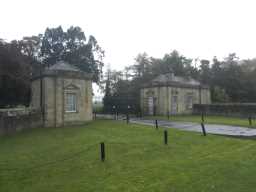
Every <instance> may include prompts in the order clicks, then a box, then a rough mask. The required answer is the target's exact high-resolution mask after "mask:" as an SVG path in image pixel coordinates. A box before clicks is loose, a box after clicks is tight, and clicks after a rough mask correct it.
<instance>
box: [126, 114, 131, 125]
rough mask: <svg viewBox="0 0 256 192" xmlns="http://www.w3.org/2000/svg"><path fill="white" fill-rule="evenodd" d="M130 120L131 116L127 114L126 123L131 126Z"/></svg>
mask: <svg viewBox="0 0 256 192" xmlns="http://www.w3.org/2000/svg"><path fill="white" fill-rule="evenodd" d="M129 121H130V118H129V114H126V123H127V124H129Z"/></svg>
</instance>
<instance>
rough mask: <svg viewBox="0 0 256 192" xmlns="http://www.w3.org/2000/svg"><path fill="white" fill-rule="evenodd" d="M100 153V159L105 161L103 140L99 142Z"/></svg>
mask: <svg viewBox="0 0 256 192" xmlns="http://www.w3.org/2000/svg"><path fill="white" fill-rule="evenodd" d="M100 154H101V156H100V157H101V161H102V162H104V161H105V144H104V142H101V143H100Z"/></svg>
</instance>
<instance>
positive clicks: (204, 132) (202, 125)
mask: <svg viewBox="0 0 256 192" xmlns="http://www.w3.org/2000/svg"><path fill="white" fill-rule="evenodd" d="M201 127H202V131H203V135H204V136H206V131H205V127H204V123H201Z"/></svg>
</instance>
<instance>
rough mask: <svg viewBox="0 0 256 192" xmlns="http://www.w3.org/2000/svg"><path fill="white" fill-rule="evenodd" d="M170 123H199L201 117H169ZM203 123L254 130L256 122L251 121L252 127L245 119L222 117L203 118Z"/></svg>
mask: <svg viewBox="0 0 256 192" xmlns="http://www.w3.org/2000/svg"><path fill="white" fill-rule="evenodd" d="M145 118H146V119H162V120H167V119H168V118H167V117H165V116H148V117H145ZM169 120H170V121H184V122H198V123H201V121H202V118H201V115H174V116H170V119H169ZM204 122H205V123H209V124H223V125H235V126H242V127H249V128H256V121H255V119H252V126H250V125H249V121H248V119H246V118H238V117H224V116H205V117H204Z"/></svg>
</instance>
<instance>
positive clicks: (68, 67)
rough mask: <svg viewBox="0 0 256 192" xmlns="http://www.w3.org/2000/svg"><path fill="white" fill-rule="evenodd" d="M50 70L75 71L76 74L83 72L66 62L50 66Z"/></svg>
mask: <svg viewBox="0 0 256 192" xmlns="http://www.w3.org/2000/svg"><path fill="white" fill-rule="evenodd" d="M48 70H53V71H75V72H82V71H81V70H80V69H79V68H77V67H76V66H74V65H70V64H68V63H66V62H65V61H58V62H57V63H56V64H54V65H52V66H50V67H49V68H48Z"/></svg>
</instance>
